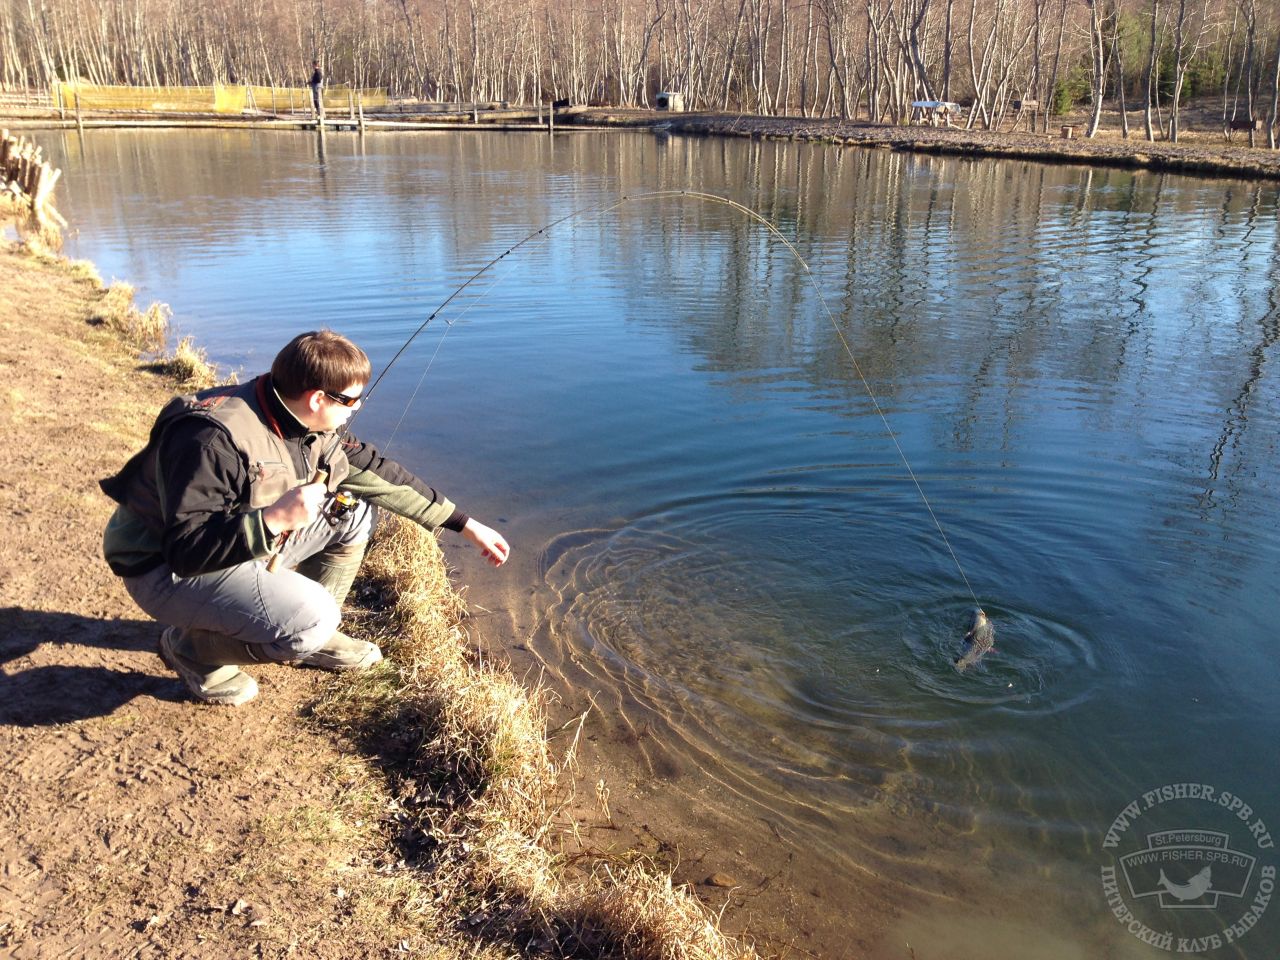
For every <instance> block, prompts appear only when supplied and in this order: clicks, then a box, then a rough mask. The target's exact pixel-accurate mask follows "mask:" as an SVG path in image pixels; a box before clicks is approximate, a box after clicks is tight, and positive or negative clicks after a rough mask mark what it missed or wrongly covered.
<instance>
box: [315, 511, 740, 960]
mask: <svg viewBox="0 0 1280 960" xmlns="http://www.w3.org/2000/svg"><path fill="white" fill-rule="evenodd" d="M362 576H363V577H364V578H365V579H364V580H363V581H362V583H363V584H364V585H365V586H366V588H368V587H370V586H371V587H372V589H373V590H374V591H376V592H377V593H378V595H379V598H380V601H379V604H378V606H379V607H380V608H381V609H382V610H383V611H384V612H383V613H382V614H381V615H375V616H374V617H373V618H372V619H371V620H370V621H369V622H366V623H364V624H363V625H362V626H363V627H364V629H362V630H361V632H363V633H365V634H366V635H368V636H369V637H370V639H374V640H377V641H378V642H379V643H381V644H382V645H383V647H384V648H385V649H387V650H388V652H389V653H390V655H391V658H392V659H391V661H388V662H387V663H386V664H384V665H383V668H382V669H377V670H373V671H369V672H368V673H365V674H363V675H360V676H357V677H354V678H350V679H349V681H348V680H347V679H344V680H343V681H341V682H340V684H339V685H338V686H337V687H336V688H335V689H334V690H333V691H332V692H331V693H330V694H329V695H328V696H327V697H326V698H325V699H324V700H323V701H322V702H321V703H319V704H317V705H316V708H315V712H316V713H317V715H318V716H320V717H321V718H322V719H324V720H326V721H327V722H329V723H332V724H336V725H339V726H342V727H343V728H345V729H346V730H347V731H348V732H349V733H350V734H351V735H352V736H353V737H354V738H355V739H356V740H357V742H358V743H360V744H361V745H362V746H363V747H364V748H365V749H366V750H370V751H372V752H374V753H375V754H376V755H377V756H379V757H380V758H381V760H382V762H383V763H384V765H385V766H386V767H387V768H388V772H389V774H390V775H391V777H392V780H393V781H396V780H398V784H399V785H398V788H397V789H395V791H394V792H395V793H396V796H397V797H398V801H397V802H398V804H399V807H400V810H399V811H398V814H397V816H398V817H400V818H401V819H402V821H403V823H404V825H405V826H406V827H407V828H408V833H407V836H409V837H410V838H411V840H410V842H409V843H408V846H409V847H410V848H411V849H410V851H409V855H410V857H411V859H412V860H413V862H415V863H417V864H418V865H419V867H420V868H421V871H420V872H421V875H422V884H423V891H424V892H423V893H421V894H420V895H421V896H422V897H424V898H425V899H427V900H429V901H431V902H433V904H434V906H435V910H434V911H424V915H426V916H430V915H433V914H434V915H435V916H437V918H438V919H437V921H436V922H437V923H439V922H440V920H439V918H441V917H443V918H446V921H445V922H446V923H447V924H448V925H450V926H451V927H452V930H444V931H439V932H438V933H437V934H435V935H437V936H453V937H456V938H458V939H459V942H460V943H466V944H469V945H470V947H469V948H474V947H475V946H476V945H477V941H479V942H480V943H484V944H488V945H492V946H498V947H500V948H501V949H503V950H507V951H516V952H525V951H529V952H533V953H548V954H553V955H556V956H561V957H582V958H586V957H625V958H635V960H683V958H691V960H692V958H697V960H722V958H729V957H744V958H750V957H754V956H755V954H754V952H753V951H752V950H751V948H749V947H746V946H744V945H742V944H739V943H737V942H735V941H733V940H730V939H729V938H727V937H726V936H724V935H723V934H721V933H720V931H719V930H718V928H717V926H716V923H715V920H714V918H713V917H712V916H711V915H709V914H708V912H707V910H706V909H705V908H704V907H703V906H702V904H701V903H699V902H698V900H697V899H696V898H695V897H694V896H693V895H692V894H691V893H690V892H689V891H688V890H687V889H684V888H675V887H673V886H672V883H671V878H670V876H669V875H668V874H666V873H663V872H661V871H659V870H657V869H656V868H654V867H652V866H650V865H647V864H643V863H636V864H633V865H630V866H627V867H625V868H623V869H611V868H610V867H609V866H608V865H607V864H604V863H603V861H602V864H601V865H600V866H599V867H598V868H597V869H596V870H594V871H591V872H589V876H588V877H587V878H586V879H581V878H580V877H581V874H579V878H578V879H570V878H569V877H568V873H567V871H566V870H563V869H562V864H561V862H560V861H559V860H558V859H557V858H556V857H555V856H554V855H553V854H551V853H550V852H549V851H548V849H547V846H546V844H545V842H544V841H545V840H546V839H547V836H548V834H549V833H550V831H551V829H552V821H553V818H554V817H555V815H556V814H557V813H558V812H559V811H560V810H561V809H562V805H563V803H564V801H565V790H566V787H565V785H564V784H562V782H561V781H562V777H563V774H564V773H565V770H566V766H568V765H569V764H570V763H571V756H570V757H568V758H564V759H561V760H559V761H557V760H556V759H555V758H553V757H552V756H551V753H550V751H549V750H548V747H547V739H546V712H545V708H544V702H545V700H544V696H545V695H544V694H543V693H542V692H541V691H540V690H537V689H535V690H533V691H532V692H530V691H529V690H527V689H526V688H525V687H524V686H522V685H521V684H520V683H518V682H517V681H516V680H515V679H514V677H512V676H511V674H510V672H509V671H507V670H506V669H505V668H499V667H497V666H495V665H494V664H492V663H489V662H487V661H485V660H483V659H482V658H481V657H480V656H479V655H478V654H477V653H476V652H475V650H474V649H473V648H472V647H470V645H468V644H467V643H466V642H465V635H464V634H463V632H462V631H461V629H460V628H459V627H458V626H457V622H458V620H459V619H460V618H461V617H462V616H463V614H464V612H465V609H464V608H465V605H464V603H463V601H462V598H461V597H460V596H459V595H458V594H457V592H456V591H454V589H453V587H452V584H450V582H449V580H448V576H447V573H446V572H445V567H444V563H443V558H442V557H441V555H440V551H439V547H438V546H437V545H436V542H435V538H434V537H432V536H431V535H430V534H428V533H426V532H425V531H423V530H422V529H421V528H419V527H417V526H416V525H414V524H411V523H408V522H406V521H402V520H398V519H396V518H391V519H390V521H389V522H387V523H385V524H384V526H383V527H382V528H381V529H380V531H379V536H378V538H377V540H376V542H375V545H374V547H373V549H372V551H371V553H370V556H369V559H368V560H367V561H366V563H365V569H364V571H363V574H362ZM571 752H572V748H571V751H570V753H571ZM563 779H564V780H567V779H568V778H567V777H563ZM404 842H405V841H404V840H402V844H403V843H404Z"/></svg>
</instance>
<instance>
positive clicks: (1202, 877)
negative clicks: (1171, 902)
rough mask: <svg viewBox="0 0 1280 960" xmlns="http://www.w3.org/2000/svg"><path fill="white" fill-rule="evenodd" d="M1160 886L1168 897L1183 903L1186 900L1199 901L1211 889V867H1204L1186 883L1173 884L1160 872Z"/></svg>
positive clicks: (1162, 871)
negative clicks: (1166, 892)
mask: <svg viewBox="0 0 1280 960" xmlns="http://www.w3.org/2000/svg"><path fill="white" fill-rule="evenodd" d="M1160 886H1162V887H1164V888H1165V890H1167V891H1168V892H1169V896H1171V897H1173V899H1175V900H1181V901H1183V902H1184V903H1185V902H1186V901H1187V900H1199V899H1200V898H1201V897H1203V896H1204V895H1205V894H1206V893H1208V892H1209V890H1210V888H1212V887H1213V867H1205V868H1204V869H1203V870H1201V871H1200V872H1199V873H1197V874H1196V875H1195V876H1194V877H1192V878H1191V879H1190V880H1188V881H1187V882H1186V883H1174V882H1173V881H1172V880H1170V879H1169V878H1168V877H1166V876H1165V875H1164V870H1161V871H1160Z"/></svg>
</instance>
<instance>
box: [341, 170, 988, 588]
mask: <svg viewBox="0 0 1280 960" xmlns="http://www.w3.org/2000/svg"><path fill="white" fill-rule="evenodd" d="M671 199H686V200H698V201H701V202H704V203H717V204H721V205H722V206H726V207H730V208H731V209H733V210H737V211H738V212H739V213H742V214H744V215H745V216H746V217H748V218H749V219H751V220H753V221H755V222H756V223H758V224H760V225H761V226H763V227H764V228H765V229H766V230H768V231H769V233H770V234H771V235H772V236H774V237H775V238H777V239H778V240H781V241H782V244H783V246H785V247H786V248H787V250H788V251H789V252H790V253H791V256H792V257H794V258H795V261H796V262H797V263H798V264H800V266H801V267H802V268H803V269H804V273H805V277H806V279H807V280H808V281H809V286H810V287H811V288H812V289H813V293H814V296H816V297H817V298H818V303H820V304H821V305H822V310H823V313H825V314H826V317H827V321H828V322H829V323H830V324H831V329H832V331H833V332H834V333H835V335H836V338H837V339H838V340H839V341H840V345H841V347H842V348H843V349H844V352H845V355H846V356H847V357H848V358H849V362H850V363H851V364H852V365H853V369H854V372H855V373H856V374H857V375H858V379H859V380H860V381H862V387H863V389H864V390H865V391H866V393H867V397H868V399H870V401H871V406H872V409H874V410H875V412H876V415H877V416H878V417H879V418H880V422H881V424H882V425H883V426H884V429H885V433H887V434H888V435H889V439H890V440H891V441H893V446H894V448H895V449H896V450H897V451H898V457H899V459H901V461H902V465H903V467H905V468H906V471H907V476H908V477H910V478H911V482H912V484H913V485H914V486H915V488H916V492H917V493H918V494H919V495H920V500H921V502H922V503H923V504H924V507H925V510H927V511H928V513H929V517H930V518H931V519H932V520H933V525H934V527H936V528H937V531H938V535H939V536H940V537H941V538H942V542H943V544H945V546H946V548H947V553H949V554H950V556H951V561H952V562H953V563H954V564H955V567H956V570H957V571H958V572H959V574H960V579H961V580H963V581H964V585H965V589H967V590H968V591H969V596H970V597H972V598H973V602H974V605H975V606H978V605H979V604H978V597H977V594H976V593H974V590H973V586H972V585H971V584H970V583H969V578H968V576H966V575H965V572H964V567H963V566H961V564H960V558H959V557H958V556H957V555H956V551H955V549H954V548H953V547H952V545H951V540H950V538H949V537H948V536H947V532H946V530H944V529H943V527H942V522H941V521H940V520H939V519H938V515H937V514H936V513H935V512H934V510H933V505H932V504H931V503H930V502H929V498H928V496H926V495H925V492H924V487H923V486H922V485H921V483H920V480H919V478H917V477H916V473H915V471H914V470H913V469H912V468H911V462H910V461H909V460H908V459H907V454H906V452H905V451H904V450H903V449H902V444H900V443H899V442H898V437H897V435H896V434H895V433H894V432H893V429H892V428H891V427H890V426H889V418H888V417H887V416H885V413H884V410H883V409H882V408H881V406H880V401H879V399H877V397H876V395H875V391H874V390H872V389H871V384H870V382H869V381H868V380H867V378H866V375H865V374H864V373H863V372H862V365H861V364H859V363H858V358H857V357H856V356H854V353H853V348H852V347H851V346H850V345H849V341H848V339H847V338H846V337H845V335H844V331H843V330H841V329H840V324H839V323H838V322H837V321H836V318H835V314H834V313H832V312H831V307H830V306H828V304H827V300H826V298H825V297H824V296H823V295H822V290H821V288H820V287H819V286H818V282H817V279H816V278H815V277H814V275H813V271H812V270H811V269H810V267H809V264H808V262H807V261H806V260H805V258H804V257H802V256H801V255H800V251H799V250H798V249H796V245H795V244H794V243H792V242H791V240H790V239H788V238H787V237H786V235H785V234H783V233H782V231H781V230H779V229H778V228H777V226H775V225H774V223H773V222H772V221H771V220H769V219H768V218H767V217H765V216H764V215H763V214H760V213H758V212H756V211H755V210H753V209H751V208H750V207H748V206H746V205H745V204H742V203H739V202H738V201H737V200H733V199H730V198H729V197H722V196H720V195H719V194H715V193H704V192H702V191H699V190H651V191H646V192H644V193H629V194H623V195H622V196H620V197H618V198H617V199H616V200H611V201H609V202H608V203H602V204H597V205H595V206H590V207H580V208H578V209H576V210H573V211H571V212H569V213H566V214H565V215H564V216H562V217H558V218H556V219H555V220H552V221H550V222H549V223H546V224H544V225H543V226H541V227H539V228H538V229H537V230H534V231H533V232H531V233H529V234H527V235H526V236H524V237H522V238H521V239H519V240H517V241H516V242H515V243H513V244H512V245H511V246H510V247H508V248H507V249H506V250H504V251H503V252H502V253H500V254H498V255H497V256H496V257H494V258H492V259H491V260H489V261H488V262H487V263H485V264H484V265H483V266H481V267H480V268H479V269H478V270H476V271H475V273H473V274H471V276H469V277H468V278H467V279H466V280H464V281H463V282H462V284H461V285H459V286H458V287H457V288H456V289H455V290H454V291H453V292H452V293H450V294H449V295H448V296H447V297H445V299H444V300H442V301H441V302H440V304H439V305H438V306H437V307H436V308H435V309H434V310H432V311H431V313H430V314H429V315H428V316H427V318H426V319H425V320H423V321H422V323H420V324H419V325H418V327H417V328H416V329H415V330H414V331H413V332H412V333H411V334H409V336H408V337H407V338H406V339H405V341H404V343H402V344H401V345H400V348H399V349H398V350H397V351H396V352H395V355H394V356H392V358H391V359H390V360H389V361H387V365H386V366H385V367H383V368H382V371H381V372H380V373H379V374H378V376H377V377H375V378H374V380H373V382H372V383H371V384H370V385H369V389H367V390H366V391H365V392H364V395H363V397H362V398H361V399H362V401H363V402H362V403H361V404H360V407H359V408H358V409H357V410H356V411H355V413H353V414H352V415H351V417H350V418H349V419H348V420H347V422H346V424H345V425H344V426H343V427H342V428H341V429H340V430H338V431H337V432H336V433H335V434H334V439H333V442H332V445H331V446H330V447H329V449H328V451H327V453H326V455H325V458H324V462H327V460H328V458H329V457H330V456H332V455H333V453H334V452H335V451H336V450H337V449H338V446H339V445H340V444H341V443H342V441H343V440H344V439H345V437H346V436H347V435H348V434H349V432H350V428H351V423H352V421H354V420H355V418H356V417H357V416H359V414H360V412H361V411H363V410H364V409H365V406H366V405H367V403H368V401H369V399H370V398H371V397H372V396H373V393H374V391H375V390H376V389H377V388H378V386H379V384H381V383H382V381H383V379H384V378H385V377H386V376H387V374H388V373H389V372H390V371H391V368H392V367H393V366H395V365H396V362H397V361H399V359H400V358H401V357H402V356H404V354H405V352H406V351H407V350H408V349H409V348H410V347H411V346H413V343H414V341H415V340H417V339H418V337H419V336H421V335H422V333H423V332H424V331H426V329H427V328H428V327H429V326H430V325H431V321H433V320H435V319H436V318H437V317H439V316H440V314H441V313H442V312H443V311H444V310H445V309H446V308H447V307H448V306H449V304H451V303H453V301H454V300H456V299H457V298H458V297H459V296H461V295H462V293H463V292H464V291H466V290H467V289H468V288H469V287H470V286H471V285H472V284H473V283H475V282H476V281H477V280H479V279H480V278H481V277H482V276H484V275H485V274H486V273H488V272H489V271H490V270H491V269H493V268H494V267H496V266H497V265H498V264H499V263H501V262H502V261H503V260H505V259H506V258H507V257H509V256H511V254H513V253H515V252H516V251H517V250H519V249H520V248H522V247H524V246H525V245H526V244H529V243H532V242H533V241H535V240H537V239H539V238H540V237H545V236H546V235H547V234H548V233H550V232H551V231H552V230H554V229H555V228H556V227H558V226H560V225H561V224H563V223H566V222H568V221H570V220H575V219H577V218H578V217H587V216H601V215H603V214H606V213H609V212H611V211H613V210H616V209H618V208H619V207H621V206H623V205H625V204H628V203H636V202H644V201H658V200H671ZM496 283H497V281H496V280H495V281H494V283H493V284H490V285H489V287H487V288H486V289H485V290H484V291H483V292H482V294H481V297H480V298H477V300H476V301H474V302H473V303H472V304H471V305H470V306H468V308H467V309H468V310H469V309H471V307H472V306H474V305H475V303H477V302H479V299H481V298H483V296H484V295H487V294H488V292H489V291H490V290H492V289H493V287H494V285H496ZM446 322H447V323H449V324H450V325H452V322H453V321H446ZM433 359H434V358H433ZM424 376H425V372H424ZM415 396H416V391H415ZM412 402H413V398H410V400H409V403H410V404H411V403H412ZM407 410H408V405H406V411H407ZM402 419H403V417H402Z"/></svg>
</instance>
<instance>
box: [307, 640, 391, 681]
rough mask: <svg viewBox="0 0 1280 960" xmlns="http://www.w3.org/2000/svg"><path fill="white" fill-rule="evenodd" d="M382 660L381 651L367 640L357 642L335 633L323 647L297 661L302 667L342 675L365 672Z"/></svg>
mask: <svg viewBox="0 0 1280 960" xmlns="http://www.w3.org/2000/svg"><path fill="white" fill-rule="evenodd" d="M381 659H382V651H381V650H379V649H378V647H377V645H376V644H373V643H369V642H368V641H367V640H357V639H355V638H354V637H348V636H347V635H346V634H345V633H335V634H334V635H333V636H332V637H330V638H329V639H328V640H326V641H325V644H324V646H323V647H321V648H320V649H319V650H317V651H316V652H315V653H312V654H310V655H308V656H306V657H303V658H302V659H301V660H299V661H298V663H300V664H301V665H302V666H304V667H319V668H320V669H321V670H333V671H336V672H338V673H343V672H345V671H347V670H365V669H367V668H368V667H371V666H373V665H374V664H375V663H377V662H378V661H379V660H381Z"/></svg>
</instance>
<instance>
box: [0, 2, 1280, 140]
mask: <svg viewBox="0 0 1280 960" xmlns="http://www.w3.org/2000/svg"><path fill="white" fill-rule="evenodd" d="M313 58H316V59H319V60H320V61H321V63H322V65H323V67H324V69H325V71H326V74H327V75H328V76H329V77H330V79H331V80H333V81H335V82H349V83H354V84H357V85H360V86H384V87H387V88H388V89H389V90H390V91H391V92H392V93H393V94H395V95H398V96H408V97H422V98H427V99H432V100H449V101H475V100H510V101H514V102H522V103H528V102H533V101H537V100H541V101H545V100H549V99H553V98H560V97H567V98H569V99H570V100H571V101H573V102H575V103H607V104H611V105H616V106H624V107H625V106H647V105H649V104H650V103H651V102H652V100H653V97H654V94H655V93H656V92H657V91H659V90H678V91H681V92H683V93H684V95H685V100H686V103H687V104H688V105H689V106H691V107H693V108H708V109H719V110H739V111H748V112H753V113H761V114H770V115H772V114H788V115H800V116H842V117H863V118H869V119H873V120H880V121H891V122H900V121H902V120H903V119H904V118H906V117H907V116H908V114H909V112H910V104H911V101H913V100H949V101H958V102H960V103H962V104H964V105H965V106H968V107H969V108H970V109H969V111H968V123H969V124H970V125H974V126H978V127H987V128H990V127H995V126H997V125H998V124H1000V123H1001V122H1002V121H1004V120H1007V119H1009V116H1010V111H1011V110H1012V109H1013V107H1012V106H1011V105H1012V103H1013V102H1014V101H1018V100H1035V101H1037V102H1038V103H1039V104H1040V106H1041V109H1040V118H1041V122H1042V124H1043V125H1044V128H1045V129H1047V128H1048V124H1049V122H1050V121H1049V116H1050V113H1051V112H1057V113H1060V112H1064V111H1065V110H1066V109H1068V108H1070V107H1074V106H1078V105H1088V107H1089V116H1090V118H1091V119H1090V121H1089V126H1088V129H1087V131H1086V132H1087V133H1088V134H1089V135H1092V133H1093V132H1094V131H1095V129H1096V127H1097V125H1098V123H1099V121H1100V118H1101V115H1102V105H1103V99H1104V98H1106V99H1107V100H1108V101H1109V102H1113V103H1115V104H1116V105H1118V106H1121V107H1122V108H1124V109H1127V110H1128V111H1134V112H1138V113H1141V114H1142V115H1143V121H1144V122H1143V125H1142V126H1143V129H1142V133H1143V135H1145V136H1146V137H1148V138H1150V139H1155V138H1163V137H1168V138H1170V139H1173V140H1176V139H1177V138H1178V134H1179V130H1180V127H1181V124H1182V120H1181V117H1180V109H1181V107H1182V106H1183V105H1184V104H1185V103H1186V102H1187V100H1188V99H1190V98H1192V97H1194V98H1197V100H1199V101H1200V102H1203V98H1205V97H1212V98H1213V101H1212V102H1213V103H1214V104H1215V109H1216V105H1217V104H1219V103H1220V104H1221V109H1222V124H1223V126H1227V125H1229V124H1231V123H1232V122H1233V121H1235V122H1236V123H1237V125H1240V124H1241V122H1243V121H1246V120H1252V119H1258V120H1262V121H1264V125H1265V126H1266V129H1267V130H1268V131H1269V140H1270V145H1271V146H1275V132H1276V115H1277V109H1278V107H1280V4H1277V3H1276V2H1275V0H699V2H695V0H555V2H551V0H293V2H291V0H247V2H242V3H230V2H226V0H222V2H217V0H215V2H212V3H195V4H191V3H181V2H179V0H0V83H3V84H5V85H6V86H11V87H24V86H28V87H29V86H42V85H47V84H49V83H50V82H51V81H52V80H54V79H57V78H61V79H73V78H76V77H79V78H83V79H84V80H87V81H89V82H93V83H105V84H141V85H166V84H175V85H181V84H201V85H203V84H212V83H258V84H264V85H272V84H274V85H298V84H301V83H303V82H305V77H306V74H307V73H308V71H309V65H310V62H311V60H312V59H313ZM1046 107H1047V108H1050V109H1045V108H1046ZM1124 109H1122V111H1121V114H1120V116H1121V117H1122V118H1123V120H1122V122H1123V124H1124V127H1125V129H1124V133H1125V134H1126V135H1128V134H1129V129H1128V123H1129V121H1128V115H1127V113H1125V112H1124Z"/></svg>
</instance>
